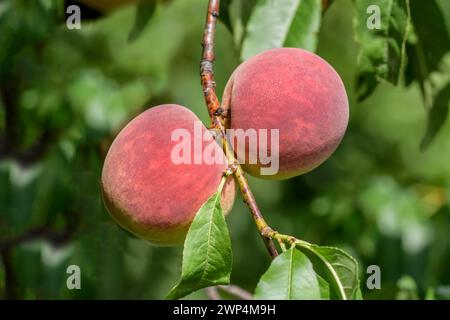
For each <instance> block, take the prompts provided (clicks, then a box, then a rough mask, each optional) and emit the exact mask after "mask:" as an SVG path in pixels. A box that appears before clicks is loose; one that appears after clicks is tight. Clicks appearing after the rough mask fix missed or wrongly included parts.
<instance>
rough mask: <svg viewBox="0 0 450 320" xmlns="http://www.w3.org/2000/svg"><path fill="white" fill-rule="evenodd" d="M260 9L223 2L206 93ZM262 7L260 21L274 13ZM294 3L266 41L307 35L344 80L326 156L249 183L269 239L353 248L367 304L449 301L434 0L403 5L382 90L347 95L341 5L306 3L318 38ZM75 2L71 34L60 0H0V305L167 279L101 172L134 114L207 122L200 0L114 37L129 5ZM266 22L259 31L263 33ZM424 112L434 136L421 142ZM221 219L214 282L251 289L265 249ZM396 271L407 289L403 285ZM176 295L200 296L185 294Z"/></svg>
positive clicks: (244, 223) (442, 57)
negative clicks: (336, 127)
mask: <svg viewBox="0 0 450 320" xmlns="http://www.w3.org/2000/svg"><path fill="white" fill-rule="evenodd" d="M267 2H269V1H267ZM422 2H425V3H426V4H427V5H425V7H426V8H424V9H421V6H422V5H424V4H422ZM97 3H100V2H97ZM104 3H106V2H104ZM112 3H113V2H108V4H109V5H111V4H112ZM262 3H263V2H259V1H253V0H252V1H247V0H245V1H241V0H230V1H229V2H228V9H227V11H228V13H229V21H230V23H229V25H228V27H227V25H226V24H225V23H222V22H220V23H219V25H218V28H217V36H216V39H217V43H216V63H215V72H216V82H217V92H218V94H219V95H220V94H221V92H222V91H223V88H224V86H225V84H226V82H227V80H228V78H229V76H230V74H231V73H232V72H233V70H234V69H235V68H236V66H237V65H238V64H239V63H240V61H241V59H240V57H241V56H240V50H241V48H242V43H243V42H244V43H245V41H249V40H248V39H246V36H249V35H251V33H250V34H249V33H248V32H247V31H248V27H249V23H251V22H252V23H255V24H257V23H262V22H263V21H257V19H256V18H254V17H255V14H256V15H257V11H255V10H257V8H258V6H261V4H262ZM273 3H274V6H273V8H274V10H273V12H270V14H271V15H272V14H273V16H274V17H275V16H276V15H275V13H276V12H277V11H278V10H280V11H281V9H280V8H278V7H277V3H278V1H273ZM293 3H294V2H293ZM302 3H303V6H304V5H305V4H306V3H309V2H306V1H305V0H304V1H301V2H300V1H298V2H296V3H294V4H295V5H296V6H295V7H293V8H298V9H299V10H297V11H295V10H294V11H292V12H289V15H288V16H289V17H290V18H289V19H288V16H281V18H280V17H279V19H280V20H281V22H280V23H281V24H282V26H283V30H286V31H285V32H284V33H283V36H282V37H281V38H279V39H282V41H281V43H280V44H278V45H283V44H284V40H285V38H284V36H286V34H287V33H289V32H290V31H292V32H300V31H299V30H300V29H301V30H304V32H306V34H303V33H301V34H300V36H301V37H300V38H302V39H310V40H311V41H310V40H308V41H310V42H308V43H315V42H317V43H316V45H317V50H316V51H317V53H318V54H319V55H320V56H321V57H323V58H324V59H326V60H327V61H328V62H329V63H330V64H331V65H332V66H333V67H334V68H335V69H336V70H337V72H338V73H339V74H340V76H341V77H342V79H343V81H344V84H345V86H346V89H347V93H348V97H349V101H350V123H349V127H348V130H347V134H346V136H345V138H344V140H343V141H342V144H341V145H340V147H339V148H338V150H337V151H336V152H335V154H334V155H333V156H332V157H331V158H330V159H329V160H328V161H327V162H326V163H324V164H323V165H321V166H320V167H319V168H317V169H316V170H314V171H313V172H311V173H308V174H306V175H303V176H300V177H296V178H294V179H290V180H286V181H264V180H258V179H256V178H251V177H250V184H251V186H252V189H253V191H254V193H255V196H256V199H257V200H258V203H259V204H260V207H261V210H262V212H263V213H264V215H265V217H266V218H267V220H268V222H269V223H270V224H271V225H272V226H273V227H274V228H275V229H277V230H280V231H282V232H283V233H285V234H294V235H296V236H297V237H300V238H302V239H304V240H306V241H309V242H312V243H317V244H319V245H327V246H337V247H340V248H342V249H345V250H346V251H347V252H349V253H350V254H351V255H352V256H354V257H356V258H357V260H358V262H359V265H360V267H361V268H360V269H361V280H362V281H361V284H362V288H361V289H362V291H363V296H364V298H366V299H376V298H384V299H395V298H398V297H407V298H425V297H428V298H430V297H432V298H435V299H444V298H447V299H448V298H449V294H448V292H449V290H448V287H449V286H450V274H449V273H448V268H449V266H450V233H449V230H450V206H449V199H450V166H449V163H450V140H449V139H448V136H449V135H450V125H449V122H448V121H445V117H446V116H445V113H446V111H445V110H446V108H445V106H448V95H446V94H445V93H442V95H441V93H440V92H447V91H446V90H448V77H449V75H450V73H449V69H448V63H447V61H448V59H447V57H448V52H449V48H448V43H449V42H448V34H449V30H450V27H449V26H450V24H449V21H450V20H449V12H450V10H448V3H449V2H448V1H446V0H443V1H442V0H434V1H420V0H411V1H410V4H411V18H412V26H411V32H410V34H409V36H408V39H407V50H406V54H407V60H408V64H407V70H406V72H405V75H404V77H403V76H401V77H400V81H399V83H398V84H397V86H393V85H392V84H390V83H388V82H386V81H382V82H380V83H378V82H377V90H375V91H374V92H373V93H372V94H371V95H370V96H368V97H367V98H366V99H365V100H364V101H362V102H358V92H355V90H353V88H355V87H356V83H357V79H358V78H357V75H358V74H360V71H361V66H358V64H357V57H358V55H359V54H360V47H359V45H358V44H356V43H355V41H354V38H353V23H352V21H353V18H354V14H355V6H354V4H355V2H354V1H351V0H341V1H334V2H333V4H332V5H331V6H329V7H328V6H327V8H328V9H327V12H326V14H325V15H323V16H321V17H319V18H317V13H316V12H317V10H316V7H311V8H312V9H314V10H315V11H313V12H314V14H316V16H314V14H313V16H314V17H316V20H314V21H315V22H314V23H317V19H319V20H318V21H321V23H320V25H317V24H314V23H312V24H308V26H314V30H316V31H317V32H318V35H317V36H316V35H315V34H314V33H312V32H311V31H312V29H309V28H305V29H303V27H300V26H298V29H297V27H292V26H293V24H292V23H291V21H295V20H291V19H294V17H293V12H295V13H296V14H299V15H300V16H301V15H302V14H304V13H305V12H304V11H306V10H307V9H302ZM80 4H81V3H80ZM89 4H90V3H89V2H86V3H85V6H84V7H82V6H80V7H81V8H82V9H81V10H82V27H81V29H80V30H68V29H67V28H66V26H65V19H67V16H66V15H65V7H64V6H65V3H64V1H62V0H36V1H28V0H4V1H2V2H0V97H1V99H0V251H1V261H0V262H1V263H0V295H1V296H2V297H13V298H24V299H35V298H45V299H68V298H73V299H81V298H84V299H107V298H121V299H133V298H142V299H161V298H163V297H164V296H165V294H166V293H167V292H168V291H169V290H170V288H171V286H172V285H173V283H175V282H176V281H177V279H178V277H179V273H180V269H181V254H182V248H178V247H173V248H172V247H170V248H158V247H151V246H149V245H148V244H147V243H145V242H144V241H141V240H138V239H136V238H134V237H133V236H131V235H130V234H129V233H127V232H126V231H124V230H122V229H121V228H119V227H118V226H117V225H116V224H114V223H113V221H112V220H111V219H110V218H109V216H108V214H107V212H106V210H105V209H104V207H103V204H102V200H101V193H100V173H101V168H102V163H103V159H104V156H105V154H106V151H107V149H108V146H109V144H110V143H111V141H112V139H113V138H114V137H115V135H116V134H117V132H118V131H119V130H120V129H121V128H122V127H123V126H124V125H125V124H126V123H127V122H128V121H129V120H130V119H131V118H133V117H134V116H135V115H136V114H138V113H139V112H141V111H143V110H145V109H147V108H149V107H151V106H154V105H157V104H161V103H168V102H170V103H178V104H182V105H185V106H187V107H189V108H190V109H192V110H193V111H194V112H195V113H196V114H197V115H198V116H199V117H200V118H201V119H202V120H203V121H204V122H205V123H208V122H209V121H208V114H207V112H206V109H205V106H204V101H203V94H202V91H201V87H200V85H199V76H198V61H199V57H200V53H201V46H200V41H201V36H202V32H203V23H204V15H205V11H206V2H205V1H204V0H191V1H180V0H173V1H164V4H163V5H160V4H158V5H157V6H156V9H155V10H154V12H153V13H152V14H151V15H148V18H146V19H144V20H145V24H144V23H143V24H142V27H140V28H139V30H140V31H139V32H138V35H139V36H137V37H135V39H134V41H131V42H129V41H128V39H129V35H130V31H131V30H133V27H134V26H135V25H136V5H137V4H136V3H133V4H129V5H124V6H119V7H116V8H114V10H106V11H101V10H99V9H100V8H97V9H96V8H94V7H91V10H92V11H95V12H97V15H96V16H95V18H94V15H92V16H91V18H90V19H86V20H83V16H85V17H89V15H88V11H87V8H88V5H89ZM436 8H437V9H436ZM308 10H309V9H308ZM425 10H427V11H425ZM429 10H431V11H430V12H429ZM255 12H256V13H255ZM425 12H429V14H425ZM431 14H433V16H430V15H431ZM434 14H437V16H434ZM313 16H311V17H313ZM223 17H224V15H223V14H222V18H223ZM308 17H310V16H308ZM367 17H368V15H367ZM269 18H272V17H271V16H270V17H269ZM269 18H267V17H266V18H264V19H269ZM267 21H269V20H267ZM302 21H303V22H307V21H308V20H302ZM274 23H275V22H271V24H268V27H269V28H271V29H273V30H276V29H277V28H276V26H275V25H274ZM227 24H228V23H227ZM230 25H231V27H232V28H231V31H232V32H230ZM287 26H290V28H291V29H289V28H288V27H287ZM319 26H320V29H319ZM292 28H294V29H292ZM261 30H262V29H261ZM269 31H270V30H269ZM302 32H303V31H302ZM267 36H269V33H268V34H267ZM295 39H297V38H295ZM312 39H313V40H312ZM394 40H395V39H394ZM419 41H426V42H424V43H425V44H426V45H425V50H424V53H426V61H427V64H429V65H430V66H431V67H429V68H428V70H429V72H426V73H424V74H422V75H421V74H420V73H417V71H418V70H415V68H416V67H418V66H419V65H418V64H417V61H416V60H415V59H416V57H415V56H414V54H413V53H411V52H415V50H417V44H418V43H419ZM427 41H428V42H427ZM265 42H266V41H265V39H264V38H263V39H262V40H261V44H258V45H266V44H267V43H269V41H267V43H265ZM429 42H431V43H429ZM292 45H299V44H298V43H297V44H294V43H292ZM255 48H256V47H255ZM261 49H263V48H261ZM258 50H259V49H258ZM411 50H413V51H411ZM438 60H439V61H438ZM396 61H397V60H396ZM396 65H398V64H396ZM414 70H415V71H414ZM402 78H404V79H402ZM426 83H428V84H429V85H428V86H429V88H430V89H432V90H431V91H430V97H431V98H432V99H431V102H433V101H434V102H439V103H438V104H436V103H435V104H433V103H431V104H430V107H427V108H426V109H424V108H423V100H422V96H423V93H424V88H425V87H426V86H427V85H424V84H426ZM405 84H406V85H407V86H405ZM441 96H442V97H443V98H439V99H437V98H438V97H441ZM441 102H442V103H441ZM445 102H447V104H445ZM431 106H440V107H436V108H435V107H431ZM433 110H434V111H433ZM428 114H429V115H430V116H429V120H428V123H429V124H428V126H429V128H431V129H428V130H431V131H430V132H431V133H432V135H431V137H432V138H433V143H432V144H428V148H427V149H426V151H425V152H421V151H420V149H419V144H420V141H421V139H422V136H423V132H425V131H426V130H427V127H426V122H427V121H425V120H424V119H426V118H427V117H428ZM431 119H433V120H431ZM437 131H439V134H435V133H437ZM227 223H228V225H229V228H230V233H231V238H232V247H233V273H232V275H231V282H232V283H233V284H237V285H239V286H241V287H243V288H244V289H246V290H248V291H250V292H253V291H254V288H255V287H256V285H257V281H258V278H259V277H258V275H262V274H263V273H264V272H265V271H266V270H267V268H268V265H269V259H268V257H267V253H266V252H265V249H264V245H263V244H262V242H261V240H260V238H259V236H258V234H257V233H256V231H255V227H254V225H253V222H252V220H251V217H250V215H249V214H248V212H247V209H246V207H245V204H244V203H243V202H242V199H241V198H240V196H238V199H237V200H236V202H235V206H234V209H233V210H232V212H231V213H230V214H229V216H228V217H227ZM249 261H250V262H251V263H249ZM72 264H75V265H78V266H80V268H81V277H82V279H81V285H82V290H72V291H71V290H68V289H67V287H66V279H67V276H68V275H67V274H66V269H67V267H68V266H69V265H72ZM373 264H375V265H378V266H380V269H381V290H368V289H367V288H366V287H365V286H364V284H365V279H366V276H367V275H366V274H365V270H366V267H367V266H369V265H373ZM404 277H409V279H410V280H411V281H409V280H406V282H408V281H409V282H410V283H412V281H413V282H414V284H415V287H414V288H413V287H412V286H409V284H408V283H406V285H404V283H403V282H405V281H403V280H402V281H400V280H401V279H404ZM411 288H412V290H411ZM405 291H407V294H403V293H401V292H405ZM189 298H193V299H199V298H206V295H205V294H204V292H203V291H199V292H196V293H194V294H192V295H190V296H189Z"/></svg>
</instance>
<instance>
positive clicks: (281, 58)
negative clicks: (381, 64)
mask: <svg viewBox="0 0 450 320" xmlns="http://www.w3.org/2000/svg"><path fill="white" fill-rule="evenodd" d="M222 107H223V108H224V109H228V110H229V112H230V120H229V121H230V122H229V127H230V128H232V129H239V128H240V129H244V130H247V129H251V128H254V129H256V130H258V129H268V130H270V129H279V171H278V173H276V174H275V175H263V176H261V174H260V168H261V166H262V165H261V163H260V162H259V161H258V163H257V164H250V163H248V159H249V158H248V153H249V152H258V150H257V148H248V147H247V148H246V151H245V152H246V154H245V155H246V159H247V160H246V161H247V163H244V164H243V168H244V170H245V171H247V172H248V173H250V174H252V175H254V176H259V177H261V178H266V179H286V178H290V177H293V176H297V175H300V174H303V173H306V172H308V171H310V170H312V169H314V168H315V167H317V166H318V165H320V164H321V163H322V162H324V161H325V160H326V159H327V158H328V157H329V156H330V155H331V154H332V153H333V152H334V150H335V149H336V148H337V147H338V145H339V143H340V142H341V140H342V138H343V136H344V133H345V130H346V128H347V123H348V118H349V107H348V99H347V94H346V92H345V87H344V84H343V83H342V80H341V78H340V77H339V75H338V74H337V73H336V71H335V70H334V69H333V67H331V66H330V65H329V64H328V63H327V62H326V61H325V60H323V59H322V58H320V57H319V56H317V55H316V54H314V53H311V52H308V51H305V50H302V49H296V48H278V49H272V50H269V51H265V52H263V53H261V54H258V55H256V56H254V57H252V58H250V59H249V60H247V61H245V62H243V63H242V64H241V65H240V66H239V67H238V68H237V69H236V70H235V71H234V73H233V74H232V76H231V78H230V80H229V81H228V83H227V86H226V88H225V92H224V95H223V102H222ZM268 137H269V139H268V148H269V154H270V150H271V148H270V131H268Z"/></svg>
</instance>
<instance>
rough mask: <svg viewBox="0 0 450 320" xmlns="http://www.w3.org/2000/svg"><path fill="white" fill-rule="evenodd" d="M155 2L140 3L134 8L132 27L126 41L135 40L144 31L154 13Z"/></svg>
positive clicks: (154, 0) (147, 0)
mask: <svg viewBox="0 0 450 320" xmlns="http://www.w3.org/2000/svg"><path fill="white" fill-rule="evenodd" d="M155 9H156V0H146V1H141V2H139V4H138V5H137V6H136V9H135V10H136V13H135V18H134V26H133V29H131V31H130V33H129V34H128V41H129V42H132V41H134V40H136V39H137V38H138V37H139V35H140V34H141V33H142V31H143V30H144V28H145V26H146V25H147V23H148V21H149V20H150V18H151V17H152V16H153V14H154V13H155Z"/></svg>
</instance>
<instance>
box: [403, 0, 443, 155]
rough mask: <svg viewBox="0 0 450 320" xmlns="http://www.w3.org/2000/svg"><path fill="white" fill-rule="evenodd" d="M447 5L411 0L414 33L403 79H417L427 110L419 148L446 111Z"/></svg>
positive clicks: (433, 133)
mask: <svg viewBox="0 0 450 320" xmlns="http://www.w3.org/2000/svg"><path fill="white" fill-rule="evenodd" d="M449 9H450V5H449V2H448V1H442V0H430V1H427V2H423V1H417V0H411V17H412V22H413V25H414V31H415V34H414V37H413V38H412V39H411V43H410V44H408V47H407V52H408V60H409V61H408V65H407V68H406V71H405V80H406V84H407V85H409V84H411V83H412V82H413V81H418V83H419V86H420V89H421V91H422V96H423V100H424V104H425V107H426V109H427V110H428V111H429V114H428V124H427V130H426V133H425V135H424V137H423V139H422V142H421V146H420V147H421V149H422V150H424V149H426V148H427V147H428V146H429V145H430V143H431V142H432V141H433V139H434V137H435V136H436V135H437V133H438V132H439V129H440V128H441V127H442V125H443V124H444V122H445V119H446V117H447V114H448V100H449V93H448V91H449V89H448V81H449V79H448V74H449V73H448V70H449V68H448V65H449V63H448V60H449V59H448V58H447V60H446V57H447V55H448V52H450V14H449ZM446 65H447V66H446ZM442 66H444V67H442ZM436 74H437V75H444V78H445V79H440V78H442V76H438V77H436ZM445 75H447V76H445ZM436 78H437V79H438V81H436ZM439 80H440V81H439Z"/></svg>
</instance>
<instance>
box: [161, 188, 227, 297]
mask: <svg viewBox="0 0 450 320" xmlns="http://www.w3.org/2000/svg"><path fill="white" fill-rule="evenodd" d="M220 195H221V192H220V191H219V192H217V193H215V194H213V195H212V196H211V197H210V198H209V199H208V201H206V203H205V204H203V206H202V207H201V208H200V210H199V211H198V213H197V214H196V216H195V218H194V221H193V222H192V224H191V226H190V228H189V231H188V233H187V236H186V240H185V243H184V251H183V266H182V271H181V280H180V282H179V283H178V284H177V285H176V286H175V287H174V288H173V289H172V290H171V291H170V292H169V294H168V295H167V297H166V299H180V298H182V297H184V296H186V295H188V294H189V293H191V292H193V291H196V290H199V289H201V288H205V287H209V286H215V285H220V284H229V283H230V274H231V267H232V255H231V241H230V235H229V233H228V228H227V224H226V222H225V217H224V215H223V212H222V208H221V206H220Z"/></svg>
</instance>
